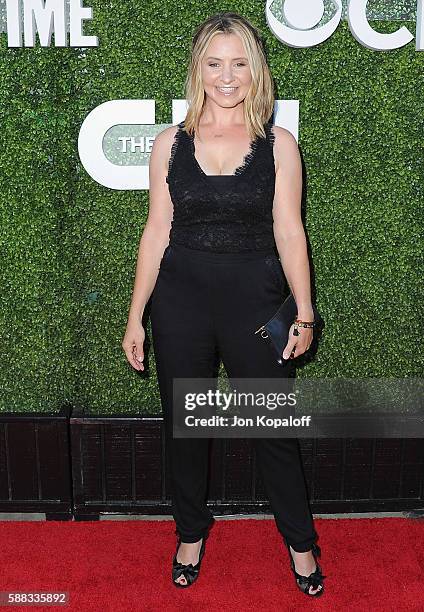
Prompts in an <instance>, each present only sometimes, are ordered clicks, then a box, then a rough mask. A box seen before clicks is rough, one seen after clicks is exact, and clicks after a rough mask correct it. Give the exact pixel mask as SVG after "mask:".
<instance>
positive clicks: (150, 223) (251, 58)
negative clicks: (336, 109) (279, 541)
mask: <svg viewBox="0 0 424 612" xmlns="http://www.w3.org/2000/svg"><path fill="white" fill-rule="evenodd" d="M186 99H187V101H188V110H187V113H186V117H185V119H184V121H182V122H180V123H179V124H178V125H177V126H173V127H170V128H167V129H165V130H163V131H162V132H161V133H160V134H159V135H158V136H157V137H156V139H155V142H154V145H153V149H152V153H151V158H150V194H149V195H150V207H149V215H148V219H147V222H146V225H145V228H144V231H143V235H142V237H141V241H140V248H139V254H138V261H137V269H136V278H135V283H134V291H133V297H132V303H131V307H130V312H129V318H128V325H127V330H126V334H125V337H124V340H123V342H122V346H123V349H124V351H125V353H126V355H127V358H128V361H129V362H130V364H131V365H132V366H133V367H134V368H135V369H137V370H143V369H144V365H143V358H144V350H143V344H144V339H145V331H144V329H143V326H142V316H143V313H144V309H145V306H146V304H147V302H148V301H149V299H150V298H151V313H150V316H151V323H152V339H153V348H154V351H155V358H156V365H157V375H158V382H159V389H160V394H161V402H162V409H163V414H164V421H165V426H166V445H167V447H166V450H167V457H168V459H169V461H170V470H171V476H172V511H173V517H174V519H175V523H176V533H177V535H178V540H177V549H176V552H175V555H174V558H173V563H172V580H173V583H174V584H175V585H176V586H179V587H188V586H190V585H191V584H193V583H194V581H195V580H196V579H197V577H198V575H199V570H200V564H201V560H202V558H203V555H204V553H205V543H206V538H207V537H208V535H209V530H210V527H211V525H212V524H213V522H214V518H213V515H212V513H211V512H210V510H209V508H208V506H207V504H206V491H207V488H206V487H207V462H208V444H209V439H207V438H173V435H172V390H173V387H172V383H173V379H174V378H177V377H182V378H198V377H205V378H206V377H216V376H217V373H218V368H219V364H220V360H222V363H223V364H224V367H225V370H226V372H227V374H228V376H229V377H230V378H231V377H240V378H249V377H252V378H253V377H257V378H273V377H274V378H281V377H288V378H289V377H293V376H294V375H295V367H294V362H293V361H292V360H290V358H291V359H293V358H294V357H297V356H299V355H301V354H302V353H304V352H305V351H306V350H307V349H308V347H309V345H310V343H311V341H312V329H310V328H302V327H301V328H300V330H299V332H300V334H299V335H294V334H293V326H292V327H291V330H290V336H289V341H288V343H287V346H286V347H285V349H284V352H283V357H284V358H285V359H289V361H287V363H286V364H285V365H284V366H281V365H278V364H277V362H276V360H275V359H274V356H273V355H272V353H271V351H270V349H269V347H268V346H267V345H266V344H265V343H264V342H263V340H261V339H260V338H259V336H258V334H256V335H255V334H254V333H253V331H254V330H256V329H257V328H258V327H259V326H260V325H261V324H262V323H263V322H264V321H267V320H268V319H269V318H270V317H271V316H272V315H273V314H274V312H275V311H276V310H277V308H278V307H279V306H280V304H281V301H282V294H283V292H284V290H285V288H286V287H287V282H288V283H289V286H290V288H291V290H292V292H293V295H294V297H295V300H296V305H297V310H298V313H297V314H298V318H300V319H301V320H303V321H308V322H311V321H313V310H312V304H311V292H310V274H309V262H308V257H307V249H306V239H305V234H304V230H303V226H302V222H301V214H300V204H301V187H302V184H301V183H302V178H301V162H300V158H299V152H298V147H297V143H296V141H295V139H294V137H293V136H292V135H291V134H290V132H288V131H287V130H285V129H283V128H280V127H276V126H273V125H272V124H271V123H270V121H269V119H270V117H271V115H272V112H273V108H274V96H273V81H272V77H271V74H270V71H269V68H268V65H267V62H266V59H265V53H264V48H263V43H262V41H261V38H260V36H259V34H258V32H257V30H256V28H255V27H254V26H252V24H250V22H249V21H247V20H246V19H245V18H243V17H242V16H240V15H238V14H236V13H220V14H217V15H214V16H212V17H210V18H209V19H207V20H206V21H205V22H204V23H202V24H201V25H200V26H199V27H198V28H197V30H196V33H195V35H194V37H193V40H192V53H191V61H190V67H189V71H188V75H187V80H186ZM254 443H255V448H256V454H257V459H258V465H259V467H260V470H261V474H262V477H263V481H264V485H265V489H266V492H267V495H268V497H269V500H270V505H271V508H272V511H273V514H274V517H275V520H276V525H277V527H278V530H279V532H280V533H281V535H282V536H283V540H284V543H285V545H286V546H287V548H288V552H289V555H290V557H289V558H290V563H291V568H292V570H293V572H294V575H295V579H296V581H297V584H298V586H299V588H300V589H301V590H302V591H303V592H305V593H306V594H308V595H314V596H317V595H321V594H322V592H323V584H322V580H323V578H324V577H325V576H323V575H322V574H321V569H320V566H319V564H318V562H317V560H316V557H317V556H319V554H320V550H319V547H318V545H317V544H316V542H315V540H316V537H317V534H316V531H315V529H314V526H313V519H312V514H311V511H310V507H309V501H308V498H307V491H306V484H305V480H304V475H303V470H302V465H301V456H300V452H299V444H298V440H297V438H288V439H283V438H272V439H259V438H257V439H254Z"/></svg>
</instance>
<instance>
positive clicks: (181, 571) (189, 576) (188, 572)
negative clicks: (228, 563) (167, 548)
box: [172, 533, 208, 588]
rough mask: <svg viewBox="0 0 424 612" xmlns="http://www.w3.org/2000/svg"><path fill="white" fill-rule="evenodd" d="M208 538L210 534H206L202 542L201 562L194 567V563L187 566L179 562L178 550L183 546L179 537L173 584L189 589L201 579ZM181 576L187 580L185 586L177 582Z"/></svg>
mask: <svg viewBox="0 0 424 612" xmlns="http://www.w3.org/2000/svg"><path fill="white" fill-rule="evenodd" d="M207 538H208V534H207V533H206V534H205V536H204V537H203V540H202V545H201V547H200V551H199V560H198V562H197V563H196V565H193V564H192V563H188V564H187V565H184V564H183V563H180V562H179V561H177V554H178V549H179V547H180V544H181V538H180V537H179V536H178V543H177V549H176V551H175V555H174V558H173V560H172V582H173V583H174V584H175V586H176V587H181V588H185V587H189V586H191V585H192V584H193V582H195V581H196V580H197V578H198V577H199V572H200V565H201V563H202V559H203V555H204V554H205V546H206V540H207ZM180 576H184V578H185V579H186V583H185V584H181V582H176V580H178V578H179V577H180Z"/></svg>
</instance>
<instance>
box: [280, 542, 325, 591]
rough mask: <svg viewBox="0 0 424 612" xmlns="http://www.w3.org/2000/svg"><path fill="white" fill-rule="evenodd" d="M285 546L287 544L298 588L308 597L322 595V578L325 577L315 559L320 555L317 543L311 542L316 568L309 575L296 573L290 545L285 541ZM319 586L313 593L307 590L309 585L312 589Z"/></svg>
mask: <svg viewBox="0 0 424 612" xmlns="http://www.w3.org/2000/svg"><path fill="white" fill-rule="evenodd" d="M286 546H287V549H288V551H289V555H290V566H291V569H292V572H293V574H294V577H295V579H296V584H297V586H298V587H299V589H300V590H301V591H302V592H303V593H305V594H306V595H309V596H310V597H318V596H319V595H322V593H323V592H324V585H323V582H322V581H323V579H324V578H326V576H324V575H323V574H322V573H321V568H320V566H319V564H318V561H317V557H320V556H321V549H320V547H319V546H318V544H316V543H315V542H314V543H313V544H312V554H313V556H314V559H315V564H316V569H315V571H314V572H312V574H309V576H302V574H298V573H297V572H296V569H295V565H294V560H293V556H292V553H291V550H290V545H289V544H287V542H286ZM319 586H321V588H320V589H319V590H318V591H316V592H315V593H310V592H309V589H310V587H312V588H313V589H318V587H319Z"/></svg>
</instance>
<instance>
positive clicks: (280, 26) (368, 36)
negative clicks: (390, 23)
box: [265, 0, 424, 51]
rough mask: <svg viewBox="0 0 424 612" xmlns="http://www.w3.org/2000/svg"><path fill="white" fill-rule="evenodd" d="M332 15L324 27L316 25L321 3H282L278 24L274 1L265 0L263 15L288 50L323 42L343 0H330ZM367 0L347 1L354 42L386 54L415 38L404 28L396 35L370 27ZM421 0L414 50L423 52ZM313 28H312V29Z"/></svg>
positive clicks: (306, 0)
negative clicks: (282, 19) (283, 21)
mask: <svg viewBox="0 0 424 612" xmlns="http://www.w3.org/2000/svg"><path fill="white" fill-rule="evenodd" d="M330 2H331V4H332V5H333V7H334V9H335V13H334V15H333V16H332V17H331V19H330V20H329V21H328V22H327V23H326V24H324V25H321V26H319V27H316V28H314V26H317V25H318V24H319V22H320V21H321V19H322V18H323V15H324V2H323V0H285V1H284V0H283V15H284V20H285V21H286V22H287V24H288V25H285V24H284V23H281V22H280V21H279V20H278V19H277V18H276V17H275V16H274V14H273V13H272V12H271V7H272V5H273V4H274V0H267V2H266V8H265V15H266V20H267V23H268V26H269V28H270V30H271V32H272V33H273V34H274V35H275V36H276V38H278V40H280V41H281V42H282V43H284V44H286V45H288V46H289V47H296V48H305V47H313V46H314V45H319V44H320V43H322V42H324V41H325V40H327V39H328V38H330V36H331V35H332V34H333V33H334V32H335V31H336V29H337V27H338V25H339V23H340V20H341V17H342V8H343V7H342V0H330ZM367 4H368V0H350V1H349V3H348V7H347V17H348V22H349V28H350V31H351V32H352V34H353V36H354V37H355V38H356V40H357V41H358V42H359V43H361V45H363V46H364V47H367V48H368V49H372V50H374V51H389V50H390V49H398V48H399V47H403V46H404V45H407V44H408V43H409V42H411V40H413V39H414V36H413V35H412V34H411V32H410V31H409V30H408V28H406V27H405V26H402V27H401V28H399V30H397V31H396V32H391V33H390V34H382V33H381V32H376V31H375V30H374V29H373V28H372V27H371V26H370V24H369V22H368V19H367V15H366V9H367ZM423 4H424V0H417V28H416V50H417V51H424V9H423ZM312 28H314V29H312Z"/></svg>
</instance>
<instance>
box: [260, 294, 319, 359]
mask: <svg viewBox="0 0 424 612" xmlns="http://www.w3.org/2000/svg"><path fill="white" fill-rule="evenodd" d="M312 308H313V311H314V321H315V326H314V327H313V334H314V340H316V337H317V334H318V332H319V331H321V330H322V329H323V327H324V320H323V318H322V317H321V315H320V314H319V312H318V310H317V308H316V306H315V305H312ZM296 314H297V306H296V301H295V299H294V296H293V294H292V293H291V292H290V293H289V295H288V297H287V298H286V299H285V300H284V302H283V303H282V304H281V306H280V307H279V309H278V310H277V312H276V313H275V315H274V316H273V317H271V319H270V320H269V321H267V322H266V323H264V325H262V326H261V327H260V328H259V329H257V330H256V331H255V332H254V333H255V334H258V333H259V332H260V334H261V337H262V338H264V339H265V340H266V341H267V342H268V344H269V345H270V347H271V349H272V351H273V352H274V354H275V357H276V359H277V363H279V364H280V365H283V364H284V363H287V361H289V360H288V359H283V356H282V353H283V350H284V347H285V346H286V344H287V341H288V339H289V331H290V327H291V325H292V323H293V321H294V320H295V318H296ZM314 340H313V341H314ZM309 350H310V348H309ZM307 352H308V351H307Z"/></svg>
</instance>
